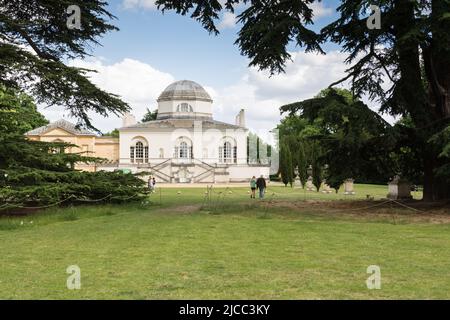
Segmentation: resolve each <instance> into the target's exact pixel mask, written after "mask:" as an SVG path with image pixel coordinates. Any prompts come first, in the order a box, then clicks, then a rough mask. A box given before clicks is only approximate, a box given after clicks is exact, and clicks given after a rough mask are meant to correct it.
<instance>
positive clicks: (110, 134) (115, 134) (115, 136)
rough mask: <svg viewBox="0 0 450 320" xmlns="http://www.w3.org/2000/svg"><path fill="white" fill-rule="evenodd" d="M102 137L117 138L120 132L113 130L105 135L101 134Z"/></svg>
mask: <svg viewBox="0 0 450 320" xmlns="http://www.w3.org/2000/svg"><path fill="white" fill-rule="evenodd" d="M103 136H105V137H113V138H119V136H120V132H119V129H114V130H113V131H111V132H107V133H105V134H103Z"/></svg>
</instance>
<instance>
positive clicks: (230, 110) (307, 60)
mask: <svg viewBox="0 0 450 320" xmlns="http://www.w3.org/2000/svg"><path fill="white" fill-rule="evenodd" d="M345 57H346V55H345V54H343V53H339V52H330V53H328V54H327V55H316V54H306V53H304V52H296V53H292V58H293V59H292V60H293V61H292V62H289V63H288V64H287V66H286V72H285V73H284V74H279V75H274V76H272V77H270V75H269V74H268V73H266V72H260V71H258V70H256V69H255V68H251V69H249V70H248V71H247V72H246V74H245V75H244V76H243V77H242V78H241V79H240V80H239V81H238V83H236V84H234V85H232V86H229V87H227V88H223V89H220V90H217V94H216V96H214V100H215V102H216V104H215V110H216V114H217V116H216V117H217V118H221V119H224V120H227V121H233V119H234V115H235V114H237V113H238V112H239V110H240V109H241V108H245V109H246V115H247V125H248V126H249V127H250V128H251V129H253V130H256V131H257V130H262V129H266V130H267V129H268V130H270V129H272V128H274V127H275V126H276V125H277V124H278V123H279V120H280V118H281V116H280V111H279V108H280V107H281V106H282V105H284V104H288V103H291V102H295V101H300V100H304V99H308V98H311V97H313V96H315V95H316V94H317V93H319V92H320V90H322V89H324V88H326V87H327V86H328V85H329V84H331V83H332V82H333V81H336V80H338V79H340V78H342V77H344V75H345V69H346V65H345V64H344V62H343V61H344V60H345Z"/></svg>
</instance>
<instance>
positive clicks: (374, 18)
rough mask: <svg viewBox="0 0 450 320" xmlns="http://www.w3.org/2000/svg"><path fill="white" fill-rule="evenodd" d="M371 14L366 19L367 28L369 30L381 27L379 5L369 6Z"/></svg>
mask: <svg viewBox="0 0 450 320" xmlns="http://www.w3.org/2000/svg"><path fill="white" fill-rule="evenodd" d="M370 10H371V15H370V16H369V18H368V19H367V28H369V30H375V29H377V30H380V29H381V9H380V7H379V6H375V5H371V6H370Z"/></svg>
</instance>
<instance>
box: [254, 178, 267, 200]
mask: <svg viewBox="0 0 450 320" xmlns="http://www.w3.org/2000/svg"><path fill="white" fill-rule="evenodd" d="M256 187H257V188H258V190H259V198H260V199H264V194H265V193H266V187H267V186H266V179H264V176H263V175H261V177H259V178H258V180H256Z"/></svg>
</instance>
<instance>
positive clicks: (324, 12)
mask: <svg viewBox="0 0 450 320" xmlns="http://www.w3.org/2000/svg"><path fill="white" fill-rule="evenodd" d="M310 7H311V9H313V13H314V17H315V18H316V19H320V18H323V17H328V16H331V15H332V14H333V12H334V9H333V8H329V7H325V4H324V3H323V2H314V3H313V4H311V6H310Z"/></svg>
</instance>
